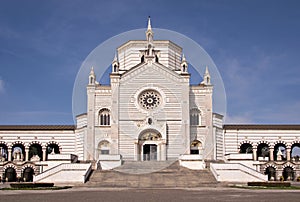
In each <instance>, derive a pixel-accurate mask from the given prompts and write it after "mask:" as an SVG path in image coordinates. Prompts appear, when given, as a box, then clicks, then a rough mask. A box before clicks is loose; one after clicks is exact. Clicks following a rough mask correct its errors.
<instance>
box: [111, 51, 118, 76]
mask: <svg viewBox="0 0 300 202" xmlns="http://www.w3.org/2000/svg"><path fill="white" fill-rule="evenodd" d="M111 67H112V71H111V72H112V73H119V60H118V57H117V53H115V57H114V60H113V61H112V65H111Z"/></svg>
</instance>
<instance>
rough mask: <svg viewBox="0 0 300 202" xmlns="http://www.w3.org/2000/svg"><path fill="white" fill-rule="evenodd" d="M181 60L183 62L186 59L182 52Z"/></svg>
mask: <svg viewBox="0 0 300 202" xmlns="http://www.w3.org/2000/svg"><path fill="white" fill-rule="evenodd" d="M181 61H182V62H185V61H186V59H185V56H184V53H183V54H182V59H181Z"/></svg>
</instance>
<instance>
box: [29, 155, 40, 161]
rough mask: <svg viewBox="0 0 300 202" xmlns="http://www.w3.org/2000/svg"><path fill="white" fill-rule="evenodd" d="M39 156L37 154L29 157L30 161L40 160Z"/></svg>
mask: <svg viewBox="0 0 300 202" xmlns="http://www.w3.org/2000/svg"><path fill="white" fill-rule="evenodd" d="M40 160H41V158H40V157H39V156H38V155H33V156H32V157H31V158H30V161H40Z"/></svg>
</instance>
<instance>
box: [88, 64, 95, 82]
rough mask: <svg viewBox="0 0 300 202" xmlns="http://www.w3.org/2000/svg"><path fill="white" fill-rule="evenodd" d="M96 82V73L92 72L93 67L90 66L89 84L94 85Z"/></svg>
mask: <svg viewBox="0 0 300 202" xmlns="http://www.w3.org/2000/svg"><path fill="white" fill-rule="evenodd" d="M95 82H96V75H95V72H94V67H93V66H92V68H91V71H90V75H89V85H95Z"/></svg>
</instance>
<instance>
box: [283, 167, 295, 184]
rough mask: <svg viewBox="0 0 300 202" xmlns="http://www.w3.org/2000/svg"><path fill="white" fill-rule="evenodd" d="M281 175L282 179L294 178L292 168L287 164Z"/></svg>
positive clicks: (290, 179)
mask: <svg viewBox="0 0 300 202" xmlns="http://www.w3.org/2000/svg"><path fill="white" fill-rule="evenodd" d="M282 176H283V179H284V181H293V180H294V169H293V168H292V167H291V166H287V167H285V168H284V169H283V172H282Z"/></svg>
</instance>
